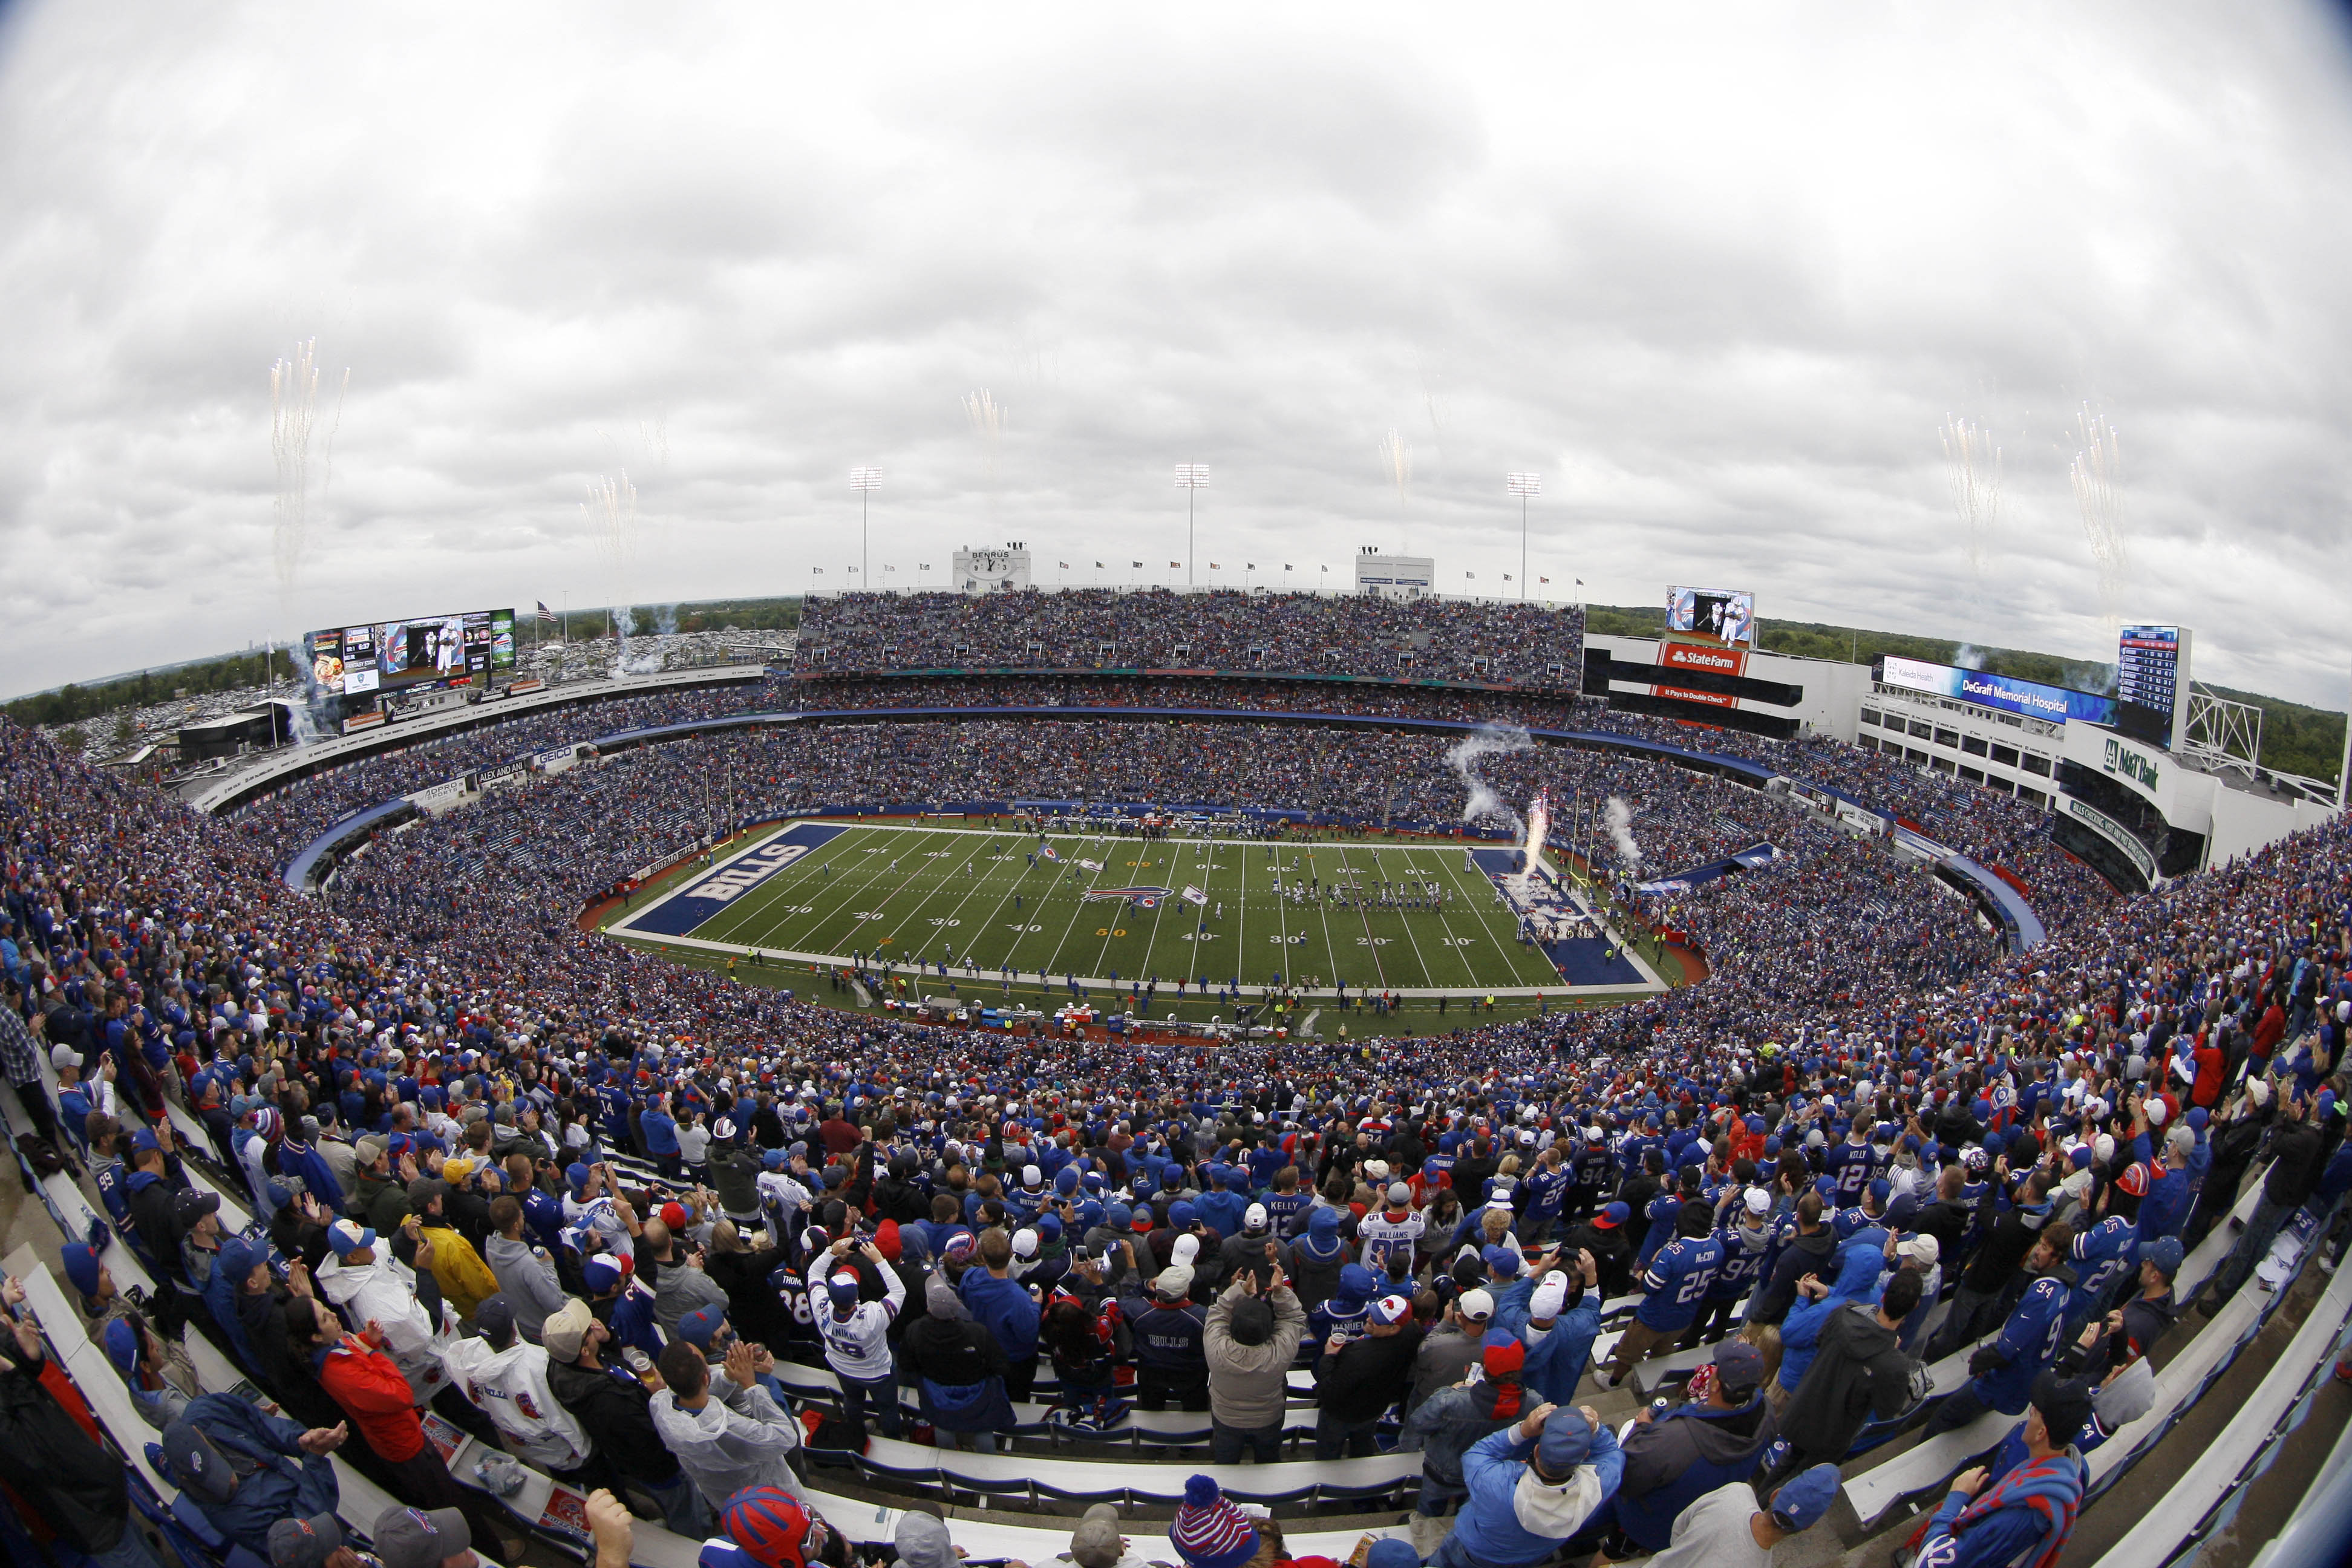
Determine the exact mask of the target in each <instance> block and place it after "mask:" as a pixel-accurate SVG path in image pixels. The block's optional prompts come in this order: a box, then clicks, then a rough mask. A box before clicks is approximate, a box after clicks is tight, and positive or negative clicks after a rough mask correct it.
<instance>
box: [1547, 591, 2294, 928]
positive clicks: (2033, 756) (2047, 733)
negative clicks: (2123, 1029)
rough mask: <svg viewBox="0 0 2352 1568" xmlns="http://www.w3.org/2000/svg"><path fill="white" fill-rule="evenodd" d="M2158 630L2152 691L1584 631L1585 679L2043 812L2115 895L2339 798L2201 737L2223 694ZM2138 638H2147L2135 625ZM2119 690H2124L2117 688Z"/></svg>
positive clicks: (2182, 645) (2220, 859)
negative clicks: (2160, 646)
mask: <svg viewBox="0 0 2352 1568" xmlns="http://www.w3.org/2000/svg"><path fill="white" fill-rule="evenodd" d="M2159 631H2160V632H2163V633H2165V634H2167V638H2166V639H2163V640H2166V641H2167V642H2168V644H2171V645H2177V652H2176V651H2174V650H2173V649H2172V648H2171V647H2168V654H2167V657H2168V659H2174V660H2176V661H2177V663H2176V664H2172V665H2168V667H2167V668H2166V670H2165V671H2164V674H2165V676H2166V677H2167V679H2165V680H2164V682H2163V683H2162V685H2160V686H2159V687H2158V688H2156V689H2152V690H2149V691H2147V693H2146V695H2147V696H2149V697H2151V698H2153V699H2154V700H2153V702H2152V703H2151V702H2135V701H2131V700H2126V699H2124V698H2120V697H2115V696H2108V695H2104V694H2101V693H2095V692H2086V691H2079V690H2075V689H2072V688H2066V687H2056V686H2048V685H2044V684H2042V683H2040V682H2035V681H2027V680H2018V679H2008V678H2004V677H2000V676H1993V675H1989V674H1987V673H1985V672H1983V671H1980V670H1972V669H1963V668H1958V667H1956V666H1949V665H1939V664H1929V663H1927V662H1924V661H1922V660H1917V659H1906V658H1883V659H1879V660H1875V661H1874V662H1873V663H1871V664H1867V665H1864V664H1853V663H1848V662H1845V661H1843V660H1836V659H1822V658H1801V657H1796V656H1791V655H1787V654H1777V653H1767V652H1763V651H1761V650H1758V649H1751V648H1745V647H1720V646H1716V645H1713V644H1710V643H1706V642H1697V641H1686V640H1679V639H1673V638H1669V639H1664V640H1661V639H1655V638H1646V637H1609V636H1601V635H1588V636H1587V637H1586V638H1585V647H1586V655H1585V658H1586V667H1585V691H1586V692H1587V694H1588V695H1594V696H1599V695H1603V694H1606V695H1607V696H1608V697H1609V700H1610V706H1611V707H1612V708H1621V709H1627V710H1634V711H1641V712H1649V713H1655V714H1659V715H1661V716H1664V717H1669V718H1675V719H1682V720H1685V721H1694V722H1706V721H1707V720H1708V718H1709V713H1708V710H1709V709H1710V708H1712V709H1716V710H1719V711H1718V715H1717V721H1719V722H1721V723H1723V724H1725V725H1726V726H1727V728H1733V729H1741V730H1749V731H1756V732H1759V733H1763V734H1769V735H1774V736H1776V737H1780V738H1783V739H1787V738H1791V737H1793V736H1796V735H1800V734H1808V733H1810V734H1818V735H1825V736H1830V737H1833V738H1835V739H1837V740H1840V741H1843V742H1847V743H1849V744H1851V745H1855V746H1859V747H1861V748H1862V749H1863V750H1864V751H1869V752H1881V753H1883V754H1885V755H1887V756H1891V757H1899V758H1901V759H1902V760H1903V761H1904V762H1906V763H1910V764H1911V765H1912V766H1914V767H1918V768H1923V769H1927V770H1930V771H1932V772H1935V773H1944V774H1948V775H1949V776H1951V777H1954V778H1957V779H1958V780H1960V781H1961V782H1963V783H1965V784H1975V785H1978V786H1980V787H1982V788H1985V789H1989V790H1991V791H1993V792H1995V793H1996V794H2000V795H2011V796H2014V797H2015V798H2016V799H2018V800H2021V801H2023V802H2025V803H2026V804H2027V805H2034V806H2038V807H2040V808H2041V809H2042V810H2044V811H2047V812H2050V813H2052V814H2053V815H2054V816H2056V817H2057V818H2058V819H2059V820H2058V821H2056V822H2055V823H2053V825H2052V836H2053V837H2054V838H2055V839H2056V840H2057V841H2058V842H2059V843H2061V844H2063V846H2065V847H2066V848H2068V849H2070V850H2072V851H2073V852H2074V854H2076V855H2078V856H2080V857H2081V858H2083V859H2084V860H2085V861H2087V862H2089V863H2090V864H2091V865H2092V866H2093V867H2095V868H2096V869H2097V870H2098V871H2099V872H2100V873H2101V875H2103V876H2105V878H2106V879H2107V880H2108V881H2110V882H2112V883H2114V884H2115V885H2116V887H2118V888H2121V889H2125V890H2126V891H2145V890H2146V889H2148V888H2150V887H2153V886H2155V885H2156V884H2157V883H2158V882H2161V881H2164V880H2167V879H2170V878H2173V877H2178V876H2181V875H2183V874H2185V873H2187V872H2189V871H2196V870H2201V869H2204V868H2209V867H2213V866H2221V865H2226V864H2228V863H2229V862H2230V861H2231V860H2233V859H2236V858H2240V857H2242V856H2245V855H2249V854H2252V853H2253V852H2254V851H2256V850H2258V849H2261V848H2263V847H2264V846H2266V845H2269V844H2274V843H2276V842H2277V841H2278V840H2280V839H2282V838H2284V837H2286V836H2287V835H2289V834H2291V833H2294V832H2295V831H2297V830H2298V829H2301V828H2305V827H2309V826H2314V825H2315V824H2316V823H2319V822H2323V821H2325V820H2326V819H2327V818H2328V817H2329V816H2333V815H2334V814H2335V812H2336V810H2337V809H2338V805H2337V802H2336V799H2335V798H2334V792H2333V790H2332V789H2323V788H2321V787H2319V786H2318V784H2317V781H2313V780H2305V779H2296V778H2293V777H2290V776H2284V775H2280V774H2276V773H2272V772H2269V771H2267V770H2264V769H2263V768H2260V767H2259V766H2257V765H2255V763H2254V761H2253V756H2254V753H2255V752H2256V750H2257V748H2255V747H2254V746H2252V745H2244V744H2242V745H2239V746H2237V747H2235V748H2231V747H2230V746H2228V745H2227V744H2224V743H2221V742H2218V741H2217V742H2212V743H2207V742H2203V741H2202V740H2201V737H2204V736H2209V735H2210V736H2217V737H2218V736H2220V735H2221V734H2222V733H2223V731H2222V727H2221V725H2220V724H2219V723H2218V722H2215V723H2208V722H2206V721H2205V720H2206V717H2207V716H2208V715H2218V713H2219V710H2222V709H2226V708H2228V707H2231V706H2234V705H2231V704H2226V703H2221V702H2219V701H2218V700H2210V699H2208V698H2206V697H2205V696H2204V695H2203V694H2201V693H2192V690H2191V685H2190V681H2189V668H2188V634H2187V632H2186V631H2185V630H2183V629H2181V628H2177V627H2166V628H2157V627H2127V628H2126V637H2125V641H2126V647H2124V649H2123V650H2122V653H2123V658H2122V660H2121V662H2122V663H2123V665H2124V668H2125V679H2126V682H2129V681H2130V679H2131V678H2132V674H2133V671H2132V669H2131V652H2132V650H2131V647H2130V644H2131V643H2132V641H2133V640H2134V638H2133V635H2132V634H2134V633H2135V632H2141V633H2156V632H2159ZM2137 640H2138V641H2140V642H2142V643H2147V642H2154V641H2158V640H2159V639H2158V638H2155V637H2141V638H2139V639H2137ZM2125 689H2126V690H2135V691H2136V690H2137V688H2135V687H2132V686H2130V685H2128V684H2127V685H2126V688H2125Z"/></svg>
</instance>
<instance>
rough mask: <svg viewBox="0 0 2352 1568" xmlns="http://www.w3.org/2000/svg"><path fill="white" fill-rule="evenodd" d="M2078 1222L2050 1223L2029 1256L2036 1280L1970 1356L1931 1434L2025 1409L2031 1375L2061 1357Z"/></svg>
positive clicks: (1932, 1422) (2027, 1265)
mask: <svg viewBox="0 0 2352 1568" xmlns="http://www.w3.org/2000/svg"><path fill="white" fill-rule="evenodd" d="M2073 1245H2074V1227H2073V1226H2069V1225H2068V1224H2067V1223H2066V1222H2065V1221H2064V1220H2059V1221H2056V1222H2055V1223H2053V1224H2052V1225H2050V1226H2047V1227H2046V1228H2045V1229H2044V1230H2043V1231H2042V1237H2041V1239H2040V1240H2038V1241H2036V1242H2035V1243H2034V1244H2033V1248H2032V1251H2030V1252H2028V1253H2027V1254H2026V1256H2025V1268H2026V1272H2027V1273H2028V1274H2030V1275H2032V1282H2031V1283H2030V1284H2028V1285H2027V1286H2026V1288H2025V1294H2024V1296H2023V1297H2022V1298H2021V1300H2019V1301H2018V1303H2017V1306H2016V1307H2015V1308H2014V1309H2013V1310H2011V1312H2010V1314H2009V1318H2008V1321H2005V1322H2003V1323H2002V1324H2001V1326H2000V1333H1999V1334H1997V1335H1995V1336H1994V1337H1993V1338H1992V1339H1990V1340H1989V1341H1987V1342H1985V1343H1983V1344H1981V1345H1979V1346H1978V1347H1977V1348H1976V1351H1975V1352H1974V1353H1973V1354H1971V1355H1970V1356H1969V1381H1968V1383H1967V1384H1965V1385H1963V1386H1962V1387H1960V1388H1958V1389H1955V1390H1954V1391H1953V1392H1952V1393H1951V1394H1948V1395H1947V1396H1946V1397H1945V1399H1944V1403H1943V1404H1942V1405H1938V1406H1937V1409H1936V1414H1935V1415H1933V1416H1931V1417H1930V1418H1929V1419H1928V1422H1927V1431H1928V1433H1929V1434H1930V1435H1931V1436H1932V1435H1933V1434H1935V1433H1937V1432H1948V1431H1950V1430H1952V1429H1953V1428H1954V1427H1957V1426H1967V1425H1968V1424H1969V1422H1971V1421H1973V1420H1975V1419H1976V1418H1977V1417H1978V1416H1979V1415H1983V1414H1984V1413H1985V1412H1986V1411H1988V1410H1998V1411H2000V1412H2002V1413H2003V1414H2004V1415H2016V1414H2018V1413H2019V1412H2020V1411H2021V1410H2023V1409H2024V1408H2025V1404H2026V1400H2027V1398H2028V1397H2029V1396H2030V1395H2031V1394H2032V1390H2033V1380H2034V1378H2035V1377H2036V1376H2038V1375H2039V1374H2040V1373H2042V1372H2043V1371H2044V1370H2045V1369H2047V1368H2048V1367H2049V1366H2050V1364H2051V1363H2053V1362H2054V1361H2056V1360H2057V1359H2058V1350H2059V1347H2060V1346H2061V1345H2062V1344H2063V1342H2065V1338H2066V1302H2067V1300H2068V1298H2069V1296H2070V1295H2071V1294H2072V1292H2073V1289H2074V1270H2073V1269H2072V1268H2069V1267H2068V1265H2067V1263H2066V1258H2067V1255H2068V1253H2069V1251H2070V1250H2071V1248H2072V1247H2073Z"/></svg>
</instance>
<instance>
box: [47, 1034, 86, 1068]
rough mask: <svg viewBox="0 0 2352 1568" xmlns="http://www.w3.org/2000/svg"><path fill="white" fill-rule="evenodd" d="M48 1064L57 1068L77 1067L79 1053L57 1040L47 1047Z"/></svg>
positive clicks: (79, 1062)
mask: <svg viewBox="0 0 2352 1568" xmlns="http://www.w3.org/2000/svg"><path fill="white" fill-rule="evenodd" d="M49 1065H50V1066H51V1067H53V1068H78V1067H79V1066H81V1053H80V1052H79V1051H78V1050H75V1049H74V1048H73V1047H71V1046H69V1045H68V1044H66V1043H65V1042H64V1041H63V1040H59V1041H58V1043H57V1044H56V1045H54V1046H51V1047H49Z"/></svg>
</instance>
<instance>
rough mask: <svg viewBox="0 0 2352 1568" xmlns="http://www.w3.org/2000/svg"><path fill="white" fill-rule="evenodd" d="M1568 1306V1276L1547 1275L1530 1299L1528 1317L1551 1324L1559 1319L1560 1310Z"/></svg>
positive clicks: (1539, 1282) (1538, 1284)
mask: <svg viewBox="0 0 2352 1568" xmlns="http://www.w3.org/2000/svg"><path fill="white" fill-rule="evenodd" d="M1567 1305H1568V1276H1567V1275H1565V1274H1547V1275H1545V1276H1544V1277H1543V1279H1541V1280H1540V1281H1538V1283H1537V1285H1536V1288H1535V1292H1534V1294H1532V1295H1530V1296H1529V1297H1528V1318H1529V1319H1530V1320H1532V1321H1536V1322H1539V1323H1540V1322H1549V1321H1551V1320H1552V1319H1554V1318H1557V1317H1559V1312H1560V1309H1561V1308H1563V1307H1565V1306H1567Z"/></svg>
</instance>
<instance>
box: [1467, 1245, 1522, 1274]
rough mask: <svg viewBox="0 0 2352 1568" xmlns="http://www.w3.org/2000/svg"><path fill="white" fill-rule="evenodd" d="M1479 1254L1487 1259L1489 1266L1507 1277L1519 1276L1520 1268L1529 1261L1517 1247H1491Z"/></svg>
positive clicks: (1487, 1265)
mask: <svg viewBox="0 0 2352 1568" xmlns="http://www.w3.org/2000/svg"><path fill="white" fill-rule="evenodd" d="M1478 1256H1479V1257H1481V1258H1484V1259H1486V1267H1487V1268H1491V1269H1493V1270H1494V1271H1495V1272H1496V1274H1498V1275H1500V1276H1502V1277H1503V1278H1504V1279H1517V1278H1518V1273H1519V1269H1520V1268H1521V1267H1522V1266H1524V1265H1525V1264H1526V1262H1527V1259H1526V1258H1522V1257H1521V1256H1520V1255H1519V1251H1518V1248H1517V1247H1487V1248H1486V1250H1485V1251H1483V1252H1481V1253H1480V1254H1479V1255H1478Z"/></svg>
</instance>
